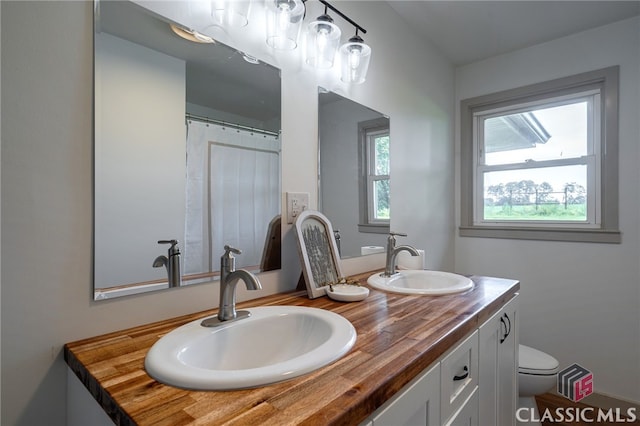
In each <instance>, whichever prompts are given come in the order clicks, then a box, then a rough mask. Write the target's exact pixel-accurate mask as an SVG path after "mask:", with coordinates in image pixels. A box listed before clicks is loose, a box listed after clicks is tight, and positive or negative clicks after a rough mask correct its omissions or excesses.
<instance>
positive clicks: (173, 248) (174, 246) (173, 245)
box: [158, 240, 180, 255]
mask: <svg viewBox="0 0 640 426" xmlns="http://www.w3.org/2000/svg"><path fill="white" fill-rule="evenodd" d="M158 244H171V247H169V254H172V255H173V254H180V249H179V248H178V240H159V241H158Z"/></svg>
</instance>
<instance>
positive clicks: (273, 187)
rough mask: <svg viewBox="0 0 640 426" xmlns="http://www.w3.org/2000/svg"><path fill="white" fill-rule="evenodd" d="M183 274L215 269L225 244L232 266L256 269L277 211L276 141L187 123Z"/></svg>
mask: <svg viewBox="0 0 640 426" xmlns="http://www.w3.org/2000/svg"><path fill="white" fill-rule="evenodd" d="M186 198H187V199H186V203H187V204H186V221H185V244H184V254H183V258H184V269H185V270H184V273H185V274H190V273H197V272H202V271H209V272H213V271H218V270H219V269H220V256H221V255H222V254H223V253H224V246H225V245H230V246H232V247H235V248H238V249H240V250H242V254H241V255H237V256H236V267H237V268H244V269H249V270H252V271H259V270H260V263H261V259H262V250H263V248H264V247H265V239H266V238H267V233H268V230H269V224H270V223H271V222H272V220H273V219H274V217H276V216H278V215H279V214H280V140H279V138H278V137H276V136H271V135H266V134H263V133H260V132H258V131H245V130H238V129H235V128H231V127H228V126H221V125H217V124H212V123H204V122H200V121H196V120H188V121H187V191H186Z"/></svg>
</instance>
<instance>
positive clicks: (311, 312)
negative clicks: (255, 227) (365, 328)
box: [145, 306, 356, 390]
mask: <svg viewBox="0 0 640 426" xmlns="http://www.w3.org/2000/svg"><path fill="white" fill-rule="evenodd" d="M249 311H250V312H251V316H250V317H249V318H244V319H241V320H237V321H232V322H229V323H224V324H222V325H220V326H218V327H203V326H202V325H201V322H202V319H199V320H197V321H193V322H190V323H188V324H185V325H183V326H182V327H179V328H176V329H175V330H173V331H171V332H170V333H168V334H167V335H165V336H164V337H162V338H161V339H160V340H158V341H157V342H156V343H155V344H154V345H153V346H152V347H151V349H150V350H149V352H148V353H147V356H146V358H145V369H146V370H147V373H148V374H149V375H150V376H151V377H153V378H154V379H156V380H157V381H159V382H162V383H165V384H168V385H172V386H177V387H181V388H186V389H196V390H230V389H243V388H251V387H256V386H262V385H266V384H270V383H275V382H280V381H282V380H287V379H291V378H293V377H297V376H300V375H303V374H306V373H309V372H311V371H314V370H316V369H318V368H320V367H323V366H325V365H327V364H330V363H332V362H333V361H336V360H337V359H339V358H341V357H342V356H343V355H344V354H346V353H347V352H348V351H349V350H350V349H351V347H353V345H354V343H355V342H356V331H355V328H354V327H353V325H352V324H351V323H350V322H349V321H348V320H347V319H345V318H344V317H342V316H340V315H338V314H336V313H333V312H330V311H326V310H323V309H316V308H307V307H302V306H264V307H257V308H251V309H249Z"/></svg>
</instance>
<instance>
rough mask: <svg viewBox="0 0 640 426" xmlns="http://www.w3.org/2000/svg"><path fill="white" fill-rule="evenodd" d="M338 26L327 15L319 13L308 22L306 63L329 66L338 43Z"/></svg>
mask: <svg viewBox="0 0 640 426" xmlns="http://www.w3.org/2000/svg"><path fill="white" fill-rule="evenodd" d="M340 35H341V32H340V28H338V26H337V25H336V24H334V23H333V19H331V17H330V16H329V15H321V16H319V17H318V19H317V20H315V21H313V22H311V23H310V24H309V31H308V33H307V63H308V64H309V65H313V66H314V67H316V68H331V67H332V66H333V60H334V58H335V57H336V53H337V52H338V46H339V44H340Z"/></svg>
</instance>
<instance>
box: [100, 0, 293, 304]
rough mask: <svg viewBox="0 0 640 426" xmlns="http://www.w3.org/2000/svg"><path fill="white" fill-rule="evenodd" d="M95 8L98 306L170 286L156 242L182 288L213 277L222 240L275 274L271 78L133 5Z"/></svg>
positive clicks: (275, 86) (275, 101)
mask: <svg viewBox="0 0 640 426" xmlns="http://www.w3.org/2000/svg"><path fill="white" fill-rule="evenodd" d="M180 3H181V4H182V5H186V4H187V2H176V4H177V5H179V4H180ZM95 6H96V8H95V18H96V23H95V28H96V31H95V34H94V36H95V39H94V40H95V43H94V45H95V52H94V54H95V56H94V61H95V63H94V73H95V75H94V84H95V104H94V108H95V118H94V119H95V135H94V293H95V296H94V297H95V299H105V298H111V297H115V296H119V295H126V294H131V293H138V292H142V291H150V290H155V289H161V288H167V287H168V285H169V281H170V280H169V275H168V272H167V268H166V267H164V266H162V265H160V263H161V262H156V260H158V258H159V257H161V256H163V255H164V256H167V257H169V253H168V249H169V245H165V244H159V243H158V241H160V240H177V241H178V245H177V247H178V248H179V250H180V256H181V258H180V270H181V278H180V279H181V285H188V284H192V283H198V282H208V281H212V280H214V279H216V278H217V276H218V270H219V267H220V266H219V265H220V256H221V255H222V254H223V252H224V249H223V247H224V245H225V244H228V245H231V246H233V247H236V248H238V249H240V250H242V254H241V255H238V256H237V261H236V266H237V267H239V268H240V267H241V268H245V269H250V270H253V271H265V270H273V269H279V268H280V213H281V212H280V206H281V201H280V199H281V197H280V194H281V189H280V188H281V174H280V158H281V155H280V146H281V144H280V142H281V141H280V128H281V127H280V118H281V106H280V105H281V99H280V96H281V90H280V73H279V70H278V69H276V68H274V67H273V66H270V65H268V64H265V63H262V62H260V61H257V60H255V58H252V57H251V56H248V55H246V54H243V53H242V52H239V51H236V50H235V49H232V48H230V47H229V46H226V45H223V44H221V43H219V42H216V41H215V40H210V39H207V38H206V37H199V36H196V37H194V36H193V34H189V33H188V32H185V31H184V29H185V28H188V27H185V28H182V27H181V26H180V23H175V22H170V21H169V20H167V19H165V18H163V17H162V16H159V15H157V14H155V13H152V12H150V11H149V10H147V9H145V8H142V7H140V6H139V5H137V4H135V3H132V2H128V1H100V2H96V3H95ZM182 7H184V6H182ZM171 24H174V25H171ZM180 34H181V35H182V36H184V37H186V38H183V37H182V36H181V35H180ZM188 38H190V40H189V39H188ZM154 264H155V267H154Z"/></svg>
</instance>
